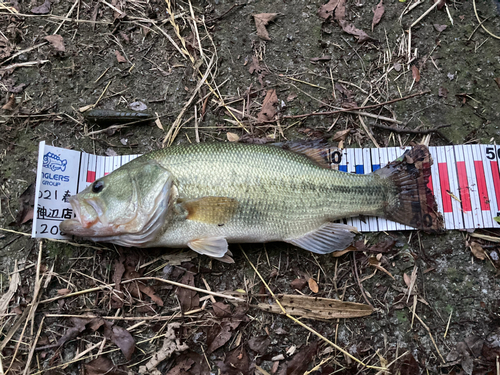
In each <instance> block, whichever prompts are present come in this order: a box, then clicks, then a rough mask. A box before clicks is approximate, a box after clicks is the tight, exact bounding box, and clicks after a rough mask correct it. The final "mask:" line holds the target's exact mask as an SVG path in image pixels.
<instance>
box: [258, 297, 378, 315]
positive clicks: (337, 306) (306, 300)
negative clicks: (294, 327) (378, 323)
mask: <svg viewBox="0 0 500 375" xmlns="http://www.w3.org/2000/svg"><path fill="white" fill-rule="evenodd" d="M277 297H278V300H279V302H280V303H281V305H282V306H283V307H284V308H285V310H286V311H287V312H288V313H289V314H290V315H296V316H301V317H304V318H308V319H337V318H359V317H362V316H367V315H370V314H371V313H372V311H373V308H372V307H371V306H370V305H365V304H362V303H356V302H343V301H340V300H337V299H331V298H320V297H311V296H297V295H290V294H282V295H278V296H277ZM258 307H259V309H262V310H264V311H269V312H273V313H275V314H282V313H283V312H282V311H281V308H280V307H279V306H278V304H276V303H273V304H271V305H270V304H268V303H259V304H258Z"/></svg>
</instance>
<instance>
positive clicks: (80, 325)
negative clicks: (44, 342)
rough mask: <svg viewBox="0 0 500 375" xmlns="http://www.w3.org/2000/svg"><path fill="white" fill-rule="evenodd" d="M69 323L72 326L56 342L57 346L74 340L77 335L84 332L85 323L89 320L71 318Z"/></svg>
mask: <svg viewBox="0 0 500 375" xmlns="http://www.w3.org/2000/svg"><path fill="white" fill-rule="evenodd" d="M70 322H71V324H73V326H72V327H69V328H68V330H67V331H66V333H65V334H64V335H63V336H62V337H61V338H60V339H59V340H57V345H59V346H61V345H64V344H65V343H66V342H67V341H69V340H73V339H74V338H76V337H77V336H78V334H80V333H81V332H83V331H85V326H86V325H87V323H89V322H90V320H89V319H81V318H71V319H70Z"/></svg>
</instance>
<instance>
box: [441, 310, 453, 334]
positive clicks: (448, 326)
mask: <svg viewBox="0 0 500 375" xmlns="http://www.w3.org/2000/svg"><path fill="white" fill-rule="evenodd" d="M452 315H453V309H451V312H450V316H449V318H448V323H447V324H446V330H445V331H444V335H443V338H444V339H445V338H446V335H447V334H448V329H449V328H450V323H451V316H452Z"/></svg>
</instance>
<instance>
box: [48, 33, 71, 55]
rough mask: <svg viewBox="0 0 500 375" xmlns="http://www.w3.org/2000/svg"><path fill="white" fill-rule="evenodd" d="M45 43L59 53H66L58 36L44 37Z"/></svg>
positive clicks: (61, 38)
mask: <svg viewBox="0 0 500 375" xmlns="http://www.w3.org/2000/svg"><path fill="white" fill-rule="evenodd" d="M43 39H45V40H46V41H48V42H49V43H50V44H51V45H52V47H53V48H54V49H55V50H56V51H59V52H64V51H66V47H64V39H63V37H62V36H60V35H47V36H46V37H44V38H43Z"/></svg>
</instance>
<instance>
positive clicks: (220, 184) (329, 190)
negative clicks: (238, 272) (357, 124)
mask: <svg viewBox="0 0 500 375" xmlns="http://www.w3.org/2000/svg"><path fill="white" fill-rule="evenodd" d="M431 164H432V159H431V157H430V154H429V151H428V149H427V147H425V146H422V145H418V146H415V147H414V148H413V149H412V150H411V151H407V152H406V153H405V154H404V155H403V158H402V160H399V161H396V162H393V163H390V164H388V165H387V166H386V167H385V168H382V169H379V170H377V171H375V172H373V173H371V174H367V175H356V174H351V173H345V172H339V171H336V170H332V169H330V168H327V167H328V165H327V163H326V160H325V153H324V150H321V149H319V148H318V149H315V148H314V147H313V148H310V147H305V146H304V145H303V144H302V145H301V144H296V145H292V146H288V149H286V148H280V147H276V146H264V145H251V144H234V143H200V144H195V145H184V146H172V147H169V148H165V149H161V150H157V151H153V152H151V153H149V154H145V155H143V156H141V157H139V158H137V159H134V160H133V161H131V162H129V163H127V164H125V165H124V166H122V167H120V168H118V169H117V170H115V171H114V172H112V173H110V174H109V175H107V176H105V177H102V178H100V179H98V180H96V181H95V182H94V183H92V185H90V186H88V187H87V188H86V189H85V190H83V191H82V192H81V193H79V194H77V195H75V196H72V197H71V198H70V203H71V205H72V207H73V211H74V212H75V214H76V218H74V219H71V220H66V221H64V222H62V223H61V225H60V229H61V231H62V232H64V233H67V234H72V235H75V236H81V237H85V238H89V239H91V240H94V241H105V242H112V243H115V244H118V245H122V246H137V247H176V248H177V247H189V248H191V249H192V250H194V251H196V252H198V253H200V254H206V255H209V256H211V257H214V258H219V259H222V260H225V261H231V258H230V257H229V255H230V252H228V243H256V242H270V241H284V242H288V243H291V244H293V245H296V246H298V247H301V248H303V249H306V250H309V251H312V252H314V253H318V254H327V253H330V252H333V251H338V250H343V249H344V248H346V247H347V246H348V245H349V244H350V243H351V242H352V239H353V237H354V233H353V232H356V228H354V227H352V226H348V225H345V224H343V223H335V222H334V221H335V220H337V219H342V218H347V217H353V216H358V215H367V216H380V217H385V218H387V219H390V220H394V221H397V222H399V223H402V224H406V225H410V226H412V227H415V228H419V229H426V230H436V231H437V230H440V229H442V228H443V220H442V217H441V215H440V214H439V213H438V212H437V208H436V203H435V200H434V196H433V195H432V192H431V191H430V190H429V189H428V188H427V183H428V179H429V176H430V165H431Z"/></svg>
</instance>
